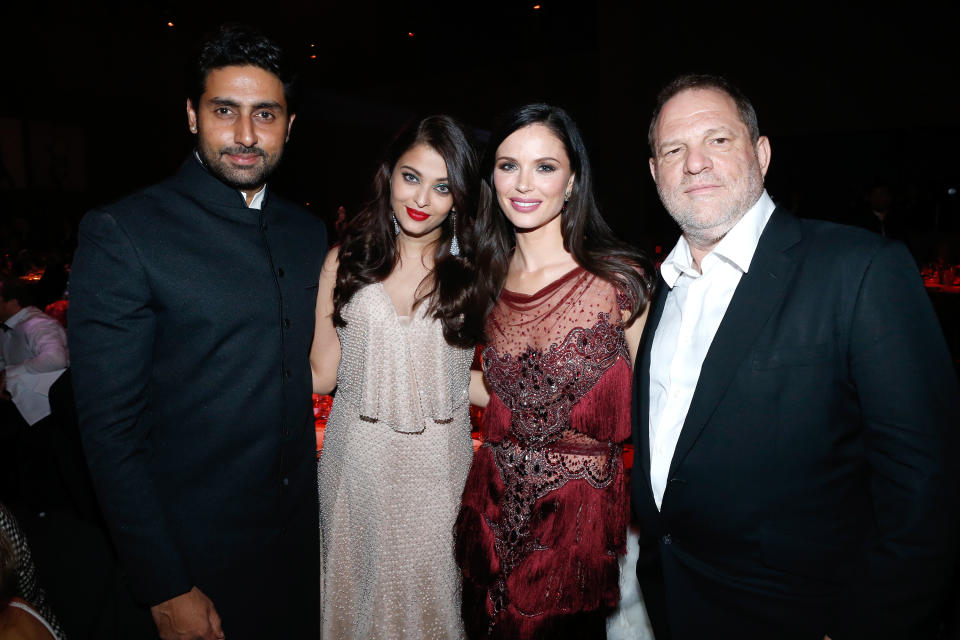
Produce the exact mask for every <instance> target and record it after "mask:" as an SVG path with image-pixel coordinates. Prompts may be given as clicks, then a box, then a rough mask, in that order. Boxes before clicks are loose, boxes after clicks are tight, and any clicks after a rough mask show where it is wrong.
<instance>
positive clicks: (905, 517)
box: [811, 243, 960, 640]
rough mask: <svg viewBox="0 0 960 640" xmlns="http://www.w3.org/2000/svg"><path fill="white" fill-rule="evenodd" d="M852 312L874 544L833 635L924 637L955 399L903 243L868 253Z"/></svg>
mask: <svg viewBox="0 0 960 640" xmlns="http://www.w3.org/2000/svg"><path fill="white" fill-rule="evenodd" d="M852 311H853V313H852V316H851V317H852V327H851V341H850V353H849V359H850V362H849V365H850V371H851V377H852V380H853V382H854V384H855V385H856V390H857V397H858V398H859V401H860V405H861V415H862V419H863V428H864V431H863V442H864V453H865V458H866V465H867V477H868V482H869V486H868V491H869V494H870V496H871V502H872V509H873V518H874V523H873V524H874V527H875V536H874V537H873V538H872V539H871V540H870V542H869V546H868V548H867V549H866V552H865V553H866V557H865V562H864V564H863V572H862V575H861V576H859V578H858V580H857V581H856V582H854V584H853V587H852V589H851V593H850V602H849V606H845V607H840V614H839V615H840V618H839V619H838V620H837V627H836V628H835V629H832V630H831V631H830V635H831V637H832V638H833V639H834V640H843V639H844V638H848V637H872V638H880V637H902V638H914V637H916V638H920V637H932V629H933V625H935V624H936V623H935V618H936V608H937V607H938V606H941V605H942V602H943V596H944V593H945V591H946V588H947V584H946V583H947V581H948V580H949V578H950V576H951V571H950V568H951V567H953V566H954V562H955V553H956V544H957V531H958V528H957V504H958V491H957V488H958V481H957V474H956V465H957V462H958V461H957V453H958V450H957V434H956V432H957V428H958V424H960V416H958V413H960V412H958V408H957V407H958V401H960V400H958V399H960V391H958V388H957V379H956V375H955V373H954V370H953V365H952V362H951V361H950V358H949V356H948V351H947V349H946V346H945V344H944V341H943V337H942V332H941V330H940V326H939V324H938V321H937V318H936V316H935V315H934V314H933V311H932V308H931V305H930V302H929V299H928V298H927V294H926V292H925V291H924V289H923V285H922V282H921V280H920V278H919V277H918V274H917V270H916V268H915V266H914V264H913V261H912V259H911V257H910V256H909V254H908V253H907V251H906V250H905V249H904V248H903V247H902V246H901V245H899V244H892V243H887V244H885V245H883V246H881V247H880V248H879V250H878V251H877V252H876V254H875V255H874V257H873V259H872V261H871V263H870V265H869V267H868V269H867V271H866V273H865V275H864V277H863V280H862V284H861V287H860V290H859V292H858V294H857V295H856V299H855V302H854V307H853V310H852ZM811 400H813V399H811ZM866 627H869V628H866Z"/></svg>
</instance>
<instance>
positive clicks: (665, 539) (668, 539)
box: [660, 533, 673, 544]
mask: <svg viewBox="0 0 960 640" xmlns="http://www.w3.org/2000/svg"><path fill="white" fill-rule="evenodd" d="M660 542H662V543H663V544H673V537H672V536H671V535H670V534H669V533H668V534H667V535H665V536H663V537H662V538H660Z"/></svg>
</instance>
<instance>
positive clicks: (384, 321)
mask: <svg viewBox="0 0 960 640" xmlns="http://www.w3.org/2000/svg"><path fill="white" fill-rule="evenodd" d="M426 306H427V305H426V303H424V304H421V305H420V306H419V307H417V309H416V310H415V312H414V314H413V316H411V317H409V318H408V317H405V316H398V315H397V313H396V311H395V308H394V306H393V303H392V301H391V300H390V297H389V295H388V294H387V292H386V291H385V290H384V288H383V286H382V285H381V284H380V283H376V284H371V285H367V286H364V287H363V288H361V289H360V290H359V291H357V293H356V294H354V296H353V298H352V299H351V300H350V302H349V303H348V304H347V305H345V306H344V308H343V310H342V314H343V317H344V320H346V323H347V324H346V326H345V327H340V328H338V329H337V332H338V334H339V337H340V345H341V352H342V355H341V359H340V366H339V369H338V371H337V383H338V387H337V394H336V398H335V400H334V403H333V408H332V410H331V413H330V417H329V420H328V422H327V427H326V431H325V433H324V442H323V452H322V453H321V455H320V468H319V491H320V523H321V532H322V539H323V543H322V545H323V563H322V571H321V573H322V580H323V583H322V592H323V603H322V611H323V613H322V627H323V636H322V637H323V638H325V639H330V640H334V639H340V638H349V639H367V638H383V639H389V640H401V639H404V638H411V639H413V638H416V639H420V638H424V639H426V638H431V639H432V638H437V639H448V638H462V637H463V624H462V622H461V618H460V573H459V571H458V569H457V566H456V564H455V562H454V559H453V524H454V521H455V519H456V516H457V509H458V507H459V504H460V495H461V492H462V490H463V484H464V481H465V480H466V476H467V471H468V470H469V467H470V459H471V455H472V453H473V445H472V441H471V439H470V416H469V402H468V398H467V388H468V385H469V381H470V364H471V361H472V359H473V350H472V349H461V348H457V347H452V346H450V345H449V344H448V343H447V342H446V341H445V340H444V338H443V334H442V330H441V325H440V323H439V321H437V320H436V319H433V318H431V317H428V316H427V314H426Z"/></svg>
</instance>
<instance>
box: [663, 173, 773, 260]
mask: <svg viewBox="0 0 960 640" xmlns="http://www.w3.org/2000/svg"><path fill="white" fill-rule="evenodd" d="M690 184H691V183H689V182H686V181H684V182H682V183H681V184H680V186H678V187H677V188H676V189H674V190H672V191H670V192H667V191H665V190H664V189H662V188H661V186H660V185H659V184H658V185H657V193H658V194H659V195H660V201H661V202H663V206H664V207H666V209H667V212H668V213H669V214H670V216H671V217H672V218H673V219H674V220H676V222H677V224H678V225H679V226H680V229H681V231H683V235H684V236H685V237H686V238H687V240H688V241H689V242H691V243H692V244H694V245H695V246H698V247H709V246H712V245H714V244H716V243H717V242H719V241H720V240H721V239H723V237H724V236H725V235H727V232H728V231H730V229H732V228H733V227H734V225H736V224H737V222H739V221H740V218H742V217H743V216H744V214H746V213H747V211H749V210H750V207H752V206H753V205H754V204H756V202H757V200H759V199H760V194H762V193H763V175H762V174H761V173H760V167H759V166H756V165H755V166H754V167H753V168H752V170H751V171H749V172H747V174H746V175H742V176H740V177H739V178H737V180H736V182H734V183H733V184H732V185H724V186H728V187H729V188H728V189H727V191H728V195H727V197H725V198H724V199H723V200H722V201H720V202H717V203H715V206H714V211H712V212H711V213H710V214H709V215H708V216H707V217H705V216H704V213H702V212H699V211H698V209H697V208H696V206H695V205H696V203H684V204H681V200H680V198H675V197H674V194H678V193H682V192H683V189H685V188H687V187H688V186H690Z"/></svg>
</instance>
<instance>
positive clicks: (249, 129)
mask: <svg viewBox="0 0 960 640" xmlns="http://www.w3.org/2000/svg"><path fill="white" fill-rule="evenodd" d="M233 140H234V142H236V143H237V144H242V145H243V146H245V147H252V146H254V145H256V144H257V131H256V129H255V128H254V126H253V122H252V121H251V119H250V118H238V119H237V124H236V126H235V127H234V131H233Z"/></svg>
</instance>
